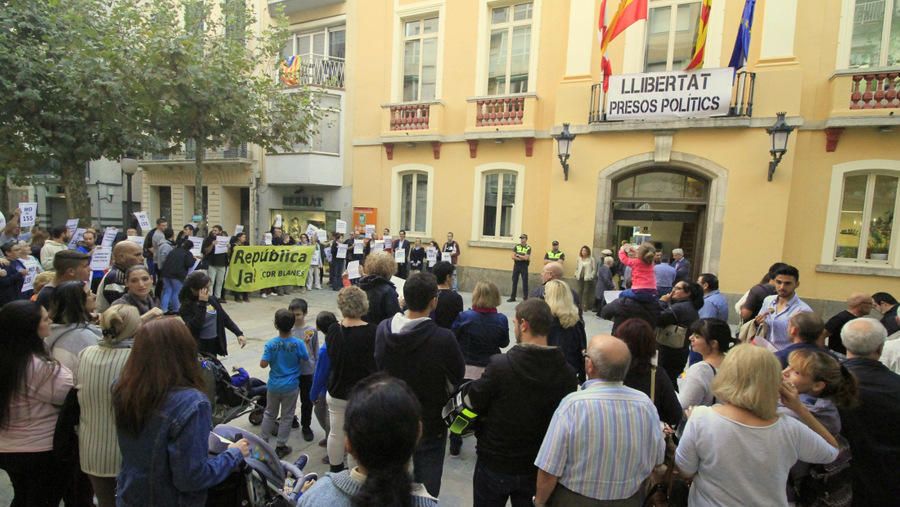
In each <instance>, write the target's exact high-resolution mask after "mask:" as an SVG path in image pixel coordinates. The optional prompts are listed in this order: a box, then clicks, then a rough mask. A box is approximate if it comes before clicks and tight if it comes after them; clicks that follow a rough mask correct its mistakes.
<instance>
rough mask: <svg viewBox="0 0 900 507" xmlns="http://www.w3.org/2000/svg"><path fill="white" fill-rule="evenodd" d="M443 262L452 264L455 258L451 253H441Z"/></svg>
mask: <svg viewBox="0 0 900 507" xmlns="http://www.w3.org/2000/svg"><path fill="white" fill-rule="evenodd" d="M441 260H442V261H444V262H452V261H453V256H452V254H451V253H450V252H441Z"/></svg>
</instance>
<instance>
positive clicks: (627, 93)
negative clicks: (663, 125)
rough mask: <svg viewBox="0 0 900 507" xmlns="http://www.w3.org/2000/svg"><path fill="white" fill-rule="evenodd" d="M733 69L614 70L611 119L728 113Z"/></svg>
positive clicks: (609, 101) (608, 109) (609, 100)
mask: <svg viewBox="0 0 900 507" xmlns="http://www.w3.org/2000/svg"><path fill="white" fill-rule="evenodd" d="M733 80H734V69H731V68H724V69H703V70H697V71H673V72H647V73H644V74H618V75H616V74H614V75H612V76H610V78H609V91H608V92H607V94H606V118H607V119H608V120H651V119H654V120H658V119H676V118H704V117H710V116H722V115H725V114H728V108H729V106H730V105H731V85H732V82H733Z"/></svg>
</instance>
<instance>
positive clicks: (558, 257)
mask: <svg viewBox="0 0 900 507" xmlns="http://www.w3.org/2000/svg"><path fill="white" fill-rule="evenodd" d="M565 260H566V254H564V253H562V252H561V251H560V250H559V241H556V240H554V241H553V249H552V250H548V251H547V253H545V254H544V264H550V263H551V262H563V261H565Z"/></svg>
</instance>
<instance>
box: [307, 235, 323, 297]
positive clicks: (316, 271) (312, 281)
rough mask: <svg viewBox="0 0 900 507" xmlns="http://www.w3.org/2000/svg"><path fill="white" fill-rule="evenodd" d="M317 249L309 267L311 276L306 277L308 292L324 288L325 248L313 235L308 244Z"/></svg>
mask: <svg viewBox="0 0 900 507" xmlns="http://www.w3.org/2000/svg"><path fill="white" fill-rule="evenodd" d="M307 244H309V245H312V247H313V248H314V249H315V250H313V253H312V260H311V263H310V265H309V275H307V277H306V290H312V289H313V288H315V289H317V290H318V289H321V288H322V273H323V271H324V269H323V266H324V265H325V247H324V246H322V244H321V243H319V237H318V236H316V235H315V234H313V235H312V236H311V237H310V238H309V241H308V243H307Z"/></svg>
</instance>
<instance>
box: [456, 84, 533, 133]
mask: <svg viewBox="0 0 900 507" xmlns="http://www.w3.org/2000/svg"><path fill="white" fill-rule="evenodd" d="M468 102H469V104H468V110H467V118H466V134H467V137H472V138H479V137H491V136H493V137H496V134H501V135H500V137H534V128H535V127H534V126H535V122H536V116H537V112H538V108H537V96H536V95H533V94H522V95H505V96H491V97H473V98H470V99H468ZM479 133H484V134H489V133H490V135H488V136H485V135H478V134H479ZM472 134H475V135H474V137H473V136H472Z"/></svg>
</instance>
